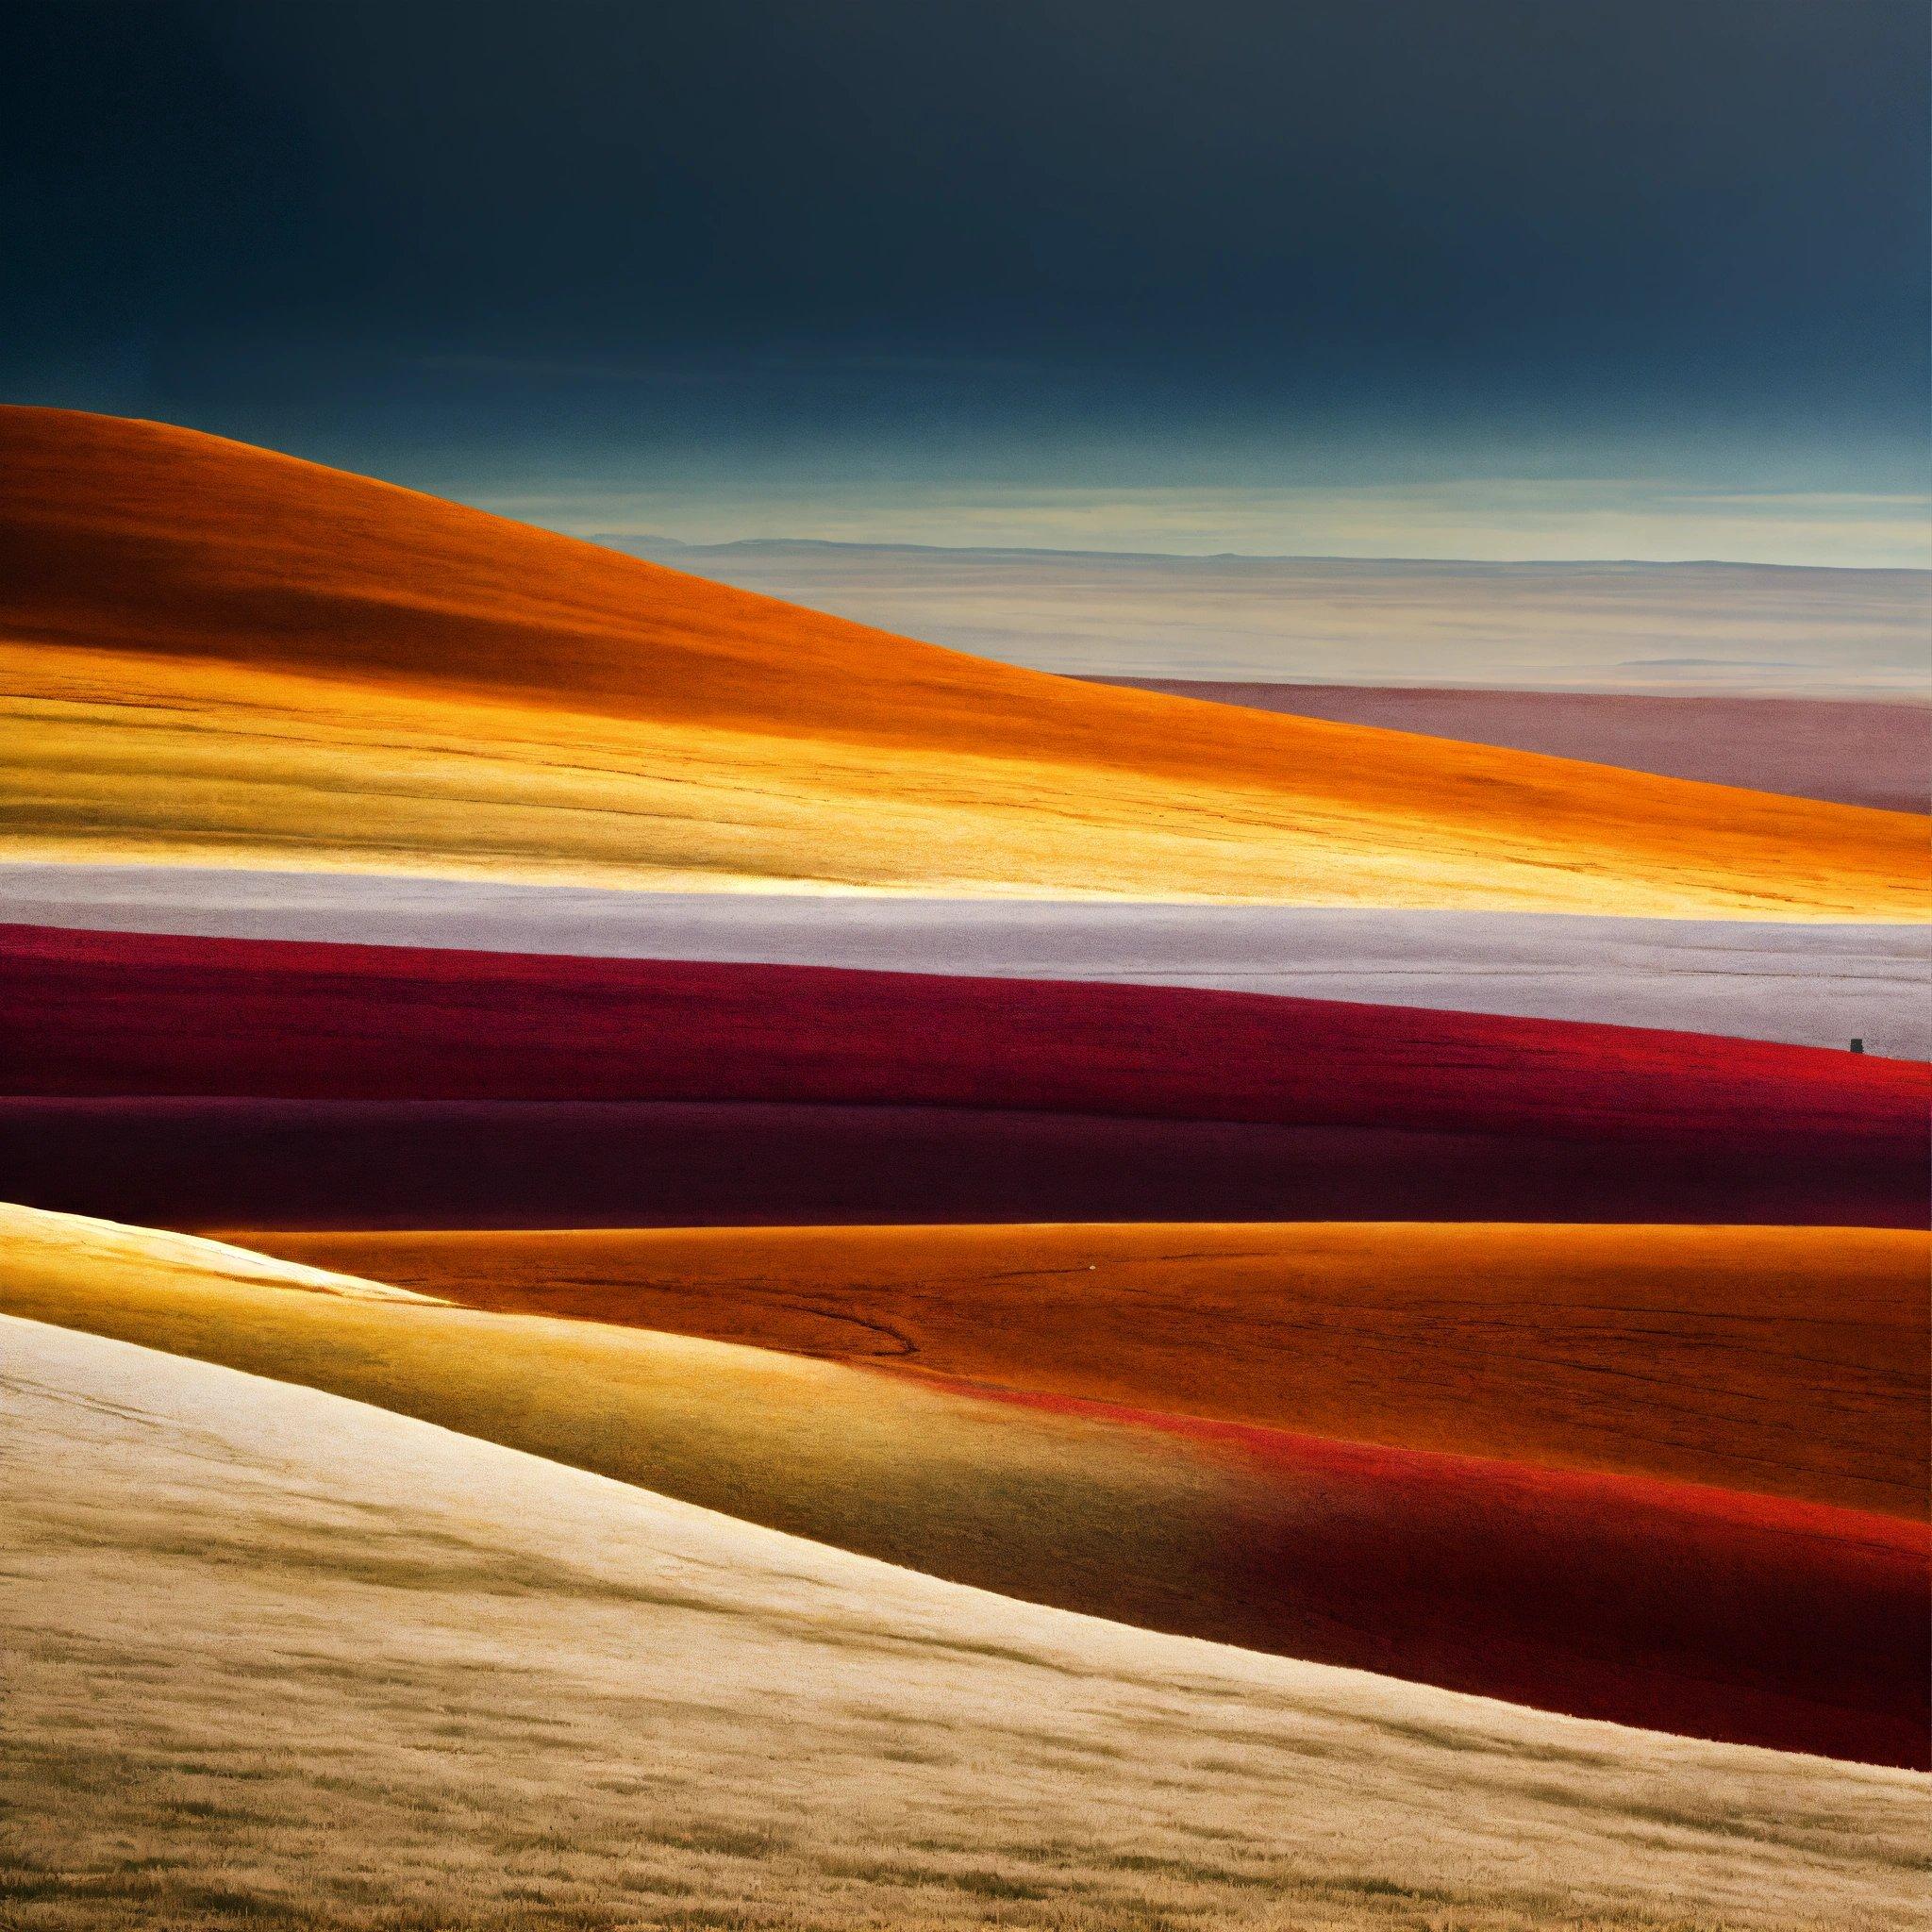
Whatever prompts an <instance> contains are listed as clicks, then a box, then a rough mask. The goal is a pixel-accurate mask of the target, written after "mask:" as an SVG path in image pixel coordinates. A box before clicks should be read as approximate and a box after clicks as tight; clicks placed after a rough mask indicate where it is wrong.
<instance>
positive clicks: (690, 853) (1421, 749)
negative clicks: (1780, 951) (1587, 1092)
mask: <svg viewBox="0 0 1932 1932" xmlns="http://www.w3.org/2000/svg"><path fill="white" fill-rule="evenodd" d="M0 441H4V459H0V477H4V478H5V479H6V487H7V495H6V497H5V499H4V501H0V532H4V535H5V537H6V539H7V541H8V547H9V549H10V550H11V551H12V552H13V553H14V556H15V557H16V558H17V559H18V563H17V567H16V568H14V569H13V570H11V571H10V572H9V573H8V577H7V579H6V583H5V587H4V590H0V639H4V640H10V641H12V644H13V648H12V649H11V650H10V652H8V653H6V654H5V655H6V657H7V665H6V669H7V675H8V689H9V690H10V691H12V692H13V693H14V694H15V695H14V702H15V706H16V717H17V718H18V719H20V720H22V721H25V720H26V719H29V718H31V719H32V720H33V721H34V723H35V724H36V727H37V728H36V731H35V734H34V743H35V746H36V750H35V757H34V762H33V764H32V765H31V767H29V768H27V770H26V773H25V782H24V783H23V784H22V785H21V787H20V790H19V792H18V794H17V797H16V799H15V802H14V804H13V806H12V808H11V811H10V816H11V818H12V821H13V824H14V829H15V834H16V837H17V838H18V839H19V840H20V841H22V849H24V850H26V851H31V852H37V853H42V854H46V855H53V854H58V853H60V852H62V851H67V850H81V851H88V852H92V853H94V854H96V855H109V854H114V853H120V854H123V855H127V854H134V853H156V854H161V855H165V856H173V857H194V856H197V855H199V856H205V857H216V858H223V859H225V860H230V861H232V860H233V859H235V858H241V857H244V856H252V857H254V858H256V859H257V860H259V858H261V857H262V856H263V855H264V854H265V853H277V852H278V853H283V854H290V853H304V854H306V855H307V856H308V858H310V859H311V860H315V859H318V858H332V859H333V860H334V861H335V862H345V863H351V864H358V865H363V866H366V867H368V868H370V869H374V870H384V869H390V870H411V869H414V870H423V871H435V870H438V869H441V868H446V867H455V868H457V869H459V870H460V869H469V870H477V869H480V870H486V871H488V870H497V871H503V872H507V873H509V874H516V873H518V872H519V871H522V872H533V871H534V872H537V873H545V874H549V875H551V876H570V875H572V874H578V875H584V876H591V875H596V874H609V875H612V876H618V877H622V878H624V879H625V880H628V881H629V882H631V883H641V882H646V881H650V880H654V879H655V880H657V881H658V882H664V883H672V884H691V883H695V882H697V881H700V880H704V879H710V880H712V881H717V880H720V879H728V878H739V879H745V880H751V879H757V880H762V881H768V882H771V881H776V882H792V883H841V884H848V885H858V886H884V887H895V888H902V889H903V888H907V887H918V886H924V888H926V889H928V890H935V889H937V890H944V889H946V888H947V887H948V886H951V887H952V888H954V889H956V890H963V891H974V890H977V891H1034V892H1038V891H1052V890H1055V889H1059V890H1074V891H1097V892H1109V891H1110V892H1124V893H1127V894H1129V895H1135V894H1138V895H1140V896H1147V897H1161V896H1204V897H1232V898H1254V899H1273V900H1283V901H1293V902H1297V903H1323V902H1328V903H1355V902H1358V903H1363V904H1396V905H1401V904H1408V905H1415V904H1431V903H1436V904H1463V905H1492V906H1520V907H1533V906H1547V907H1556V908H1572V909H1578V910H1581V909H1597V910H1604V909H1611V910H1628V911H1632V912H1638V911H1657V912H1671V913H1689V912H1707V913H1718V914H1737V913H1739V912H1743V911H1750V910H1756V911H1757V912H1759V913H1760V914H1766V915H1771V916H1776V915H1777V914H1778V913H1780V912H1783V913H1785V914H1788V915H1790V916H1797V917H1818V916H1837V917H1857V916H1881V917H1882V916H1887V915H1892V914H1896V915H1902V916H1916V915H1918V914H1919V913H1921V912H1922V911H1923V910H1924V900H1925V873H1926V866H1925V858H1924V850H1923V840H1922V838H1921V836H1920V831H1921V828H1920V827H1918V826H1916V825H1915V824H1913V823H1912V822H1911V821H1910V820H1908V819H1907V818H1905V817H1904V816H1902V815H1889V814H1874V813H1867V812H1859V811H1856V810H1854V809H1852V808H1843V807H1826V806H1818V805H1812V804H1808V803H1798V802H1795V801H1790V800H1780V799H1774V798H1770V797H1766V796H1760V795H1750V796H1745V795H1742V794H1737V793H1731V792H1725V793H1723V794H1720V793H1718V792H1714V791H1707V790H1703V789H1700V788H1697V787H1694V786H1687V785H1683V784H1679V783H1674V782H1672V781H1668V780H1663V779H1657V778H1651V777H1647V776H1642V775H1638V774H1628V773H1617V772H1609V771H1605V770H1600V769H1596V768H1590V767H1582V766H1575V765H1571V764H1567V763H1564V762H1561V761H1554V760H1546V759H1541V758H1535V757H1531V756H1527V755H1524V754H1520V753H1514V752H1506V751H1497V750H1493V749H1491V748H1487V747H1482V746H1468V745H1457V744H1452V743H1448V742H1444V741H1420V740H1416V739H1412V738H1408V737H1406V736H1403V735H1401V734H1392V733H1382V732H1377V731H1374V730H1367V729H1360V728H1357V727H1352V726H1345V725H1336V724H1323V723H1316V722H1311V721H1307V720H1300V719H1290V718H1278V717H1270V716H1267V715H1264V714H1261V713H1257V712H1249V711H1241V710H1237V709H1234V708H1225V707H1224V708H1208V707H1198V706H1190V705H1185V704H1177V703H1174V702H1173V701H1171V700H1169V699H1166V698H1162V697H1159V696H1156V695H1153V694H1150V693H1145V692H1140V691H1121V690H1109V689H1106V688H1102V687H1098V686H1093V685H1083V684H1078V683H1075V682H1073V681H1071V680H1066V679H1058V678H1054V677H1050V676H1047V675H1042V674H1039V673H1034V672H1026V671H1021V670H1017V669H1014V668H1011V667H1008V666H1003V665H996V664H991V663H989V662H986V661H984V660H981V659H976V658H966V657H963V656H960V655H958V654H957V653H953V652H948V651H944V650H941V649H938V648H936V647H933V646H928V645H922V644H915V643H911V642H908V641H906V640H903V639H898V638H893V637H891V636H888V635H886V634H884V633H880V632H875V631H868V630H865V629H863V628H861V627H859V626H857V625H850V624H847V623H844V622H842V621H841V620H838V619H834V618H829V617H823V616H818V615H816V614H813V613H810V612H807V611H801V610H799V609H796V608H793V607H791V606H787V605H779V604H774V603H773V602H771V601H770V600H767V599H763V598H759V597H757V596H754V595H752V594H750V593H748V592H743V591H731V590H727V589H725V588H724V587H722V586H719V585H714V584H708V583H705V582H703V581H701V580H699V579H696V578H691V577H686V576H682V575H678V574H677V573H675V572H669V571H665V570H662V569H660V568H658V566H655V565H650V564H646V563H642V562H641V561H639V560H638V559H636V558H625V557H620V556H618V555H616V554H615V553H613V552H608V551H602V550H599V549H597V548H595V547H594V546H591V545H588V544H584V543H580V542H576V541H573V540H571V539H567V538H562V537H557V536H553V535H549V534H547V533H544V532H541V531H537V530H532V529H529V528H526V527H525V526H522V525H513V524H508V523H506V522H504V521H503V520H501V519H497V518H492V517H490V516H486V515H484V514H482V513H480V512H477V511H474V510H467V509H463V508H459V507H458V506H455V505H451V504H445V503H440V502H438V501H436V500H434V499H431V498H425V497H422V496H418V495H415V494H413V493H411V492H408V491H399V490H394V489H391V488H389V487H388V486H385V485H382V484H377V483H373V482H370V481H367V480H366V479H362V478H357V477H351V476H345V475H341V474H339V473H336V472H331V471H326V470H323V469H320V468H318V467H316V466H314V465H311V464H305V463H301V462H297V461H295V460H293V459H292V458H284V457H276V456H274V455H272V454H270V453H268V452H264V451H259V450H253V449H249V448H247V447H245V446H243V445H240V444H234V443H226V442H222V441H217V440H215V439H212V438H208V437H203V436H198V435H195V434H192V432H189V431H185V430H178V429H171V428H167V427H165V426H163V425H153V424H130V423H125V422H120V421H117V420H114V419H109V418H101V417H86V416H76V415H69V414H64V413H61V412H58V411H43V410H9V411H8V412H6V414H5V415H4V416H0Z"/></svg>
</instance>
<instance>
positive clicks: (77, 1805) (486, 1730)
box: [0, 1256, 1928, 1932]
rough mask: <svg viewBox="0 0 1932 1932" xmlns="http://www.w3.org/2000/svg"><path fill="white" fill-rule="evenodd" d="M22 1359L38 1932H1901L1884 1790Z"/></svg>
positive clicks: (1846, 1772) (305, 1417) (22, 1820)
mask: <svg viewBox="0 0 1932 1932" xmlns="http://www.w3.org/2000/svg"><path fill="white" fill-rule="evenodd" d="M212 1258H213V1262H214V1265H216V1266H218V1267H221V1266H226V1265H228V1263H227V1262H226V1261H225V1259H224V1258H223V1257H220V1256H217V1257H212ZM0 1357H4V1360H5V1363H6V1368H5V1372H4V1373H5V1389H6V1394H7V1399H8V1409H9V1412H10V1423H9V1427H10V1431H11V1434H12V1439H13V1446H14V1450H15V1453H14V1454H13V1455H12V1456H11V1457H10V1458H9V1459H8V1462H7V1464H6V1473H5V1482H6V1491H7V1495H6V1513H7V1520H8V1524H9V1528H10V1532H11V1541H12V1545H13V1548H12V1554H11V1557H10V1559H9V1562H8V1587H7V1599H6V1601H7V1620H8V1633H7V1643H6V1651H5V1655H6V1658H7V1663H6V1673H7V1678H8V1682H7V1696H8V1751H7V1753H6V1755H5V1758H4V1763H0V1781H4V1787H5V1797H6V1800H7V1808H8V1814H9V1815H10V1817H11V1820H12V1826H11V1846H10V1853H9V1858H8V1871H7V1874H6V1877H5V1881H4V1882H5V1886H6V1893H5V1899H6V1903H5V1907H4V1911H5V1915H6V1922H7V1923H8V1924H9V1925H10V1926H17V1927H21V1928H23V1932H98V1928H102V1927H108V1926H132V1925H141V1926H142V1927H163V1928H175V1927H179V1928H188V1927H194V1928H225V1927H242V1926H250V1927H259V1926H264V1925H268V1926H284V1927H328V1928H343V1932H350V1928H354V1932H378V1928H380V1932H408V1928H423V1932H427V1928H431V1927H435V1928H439V1932H454V1928H468V1932H481V1928H486V1927H490V1928H494V1927H499V1926H501V1927H506V1928H508V1927H519V1928H529V1927H540V1926H541V1927H553V1928H588V1927H595V1928H607V1927H608V1928H613V1932H614V1928H617V1927H620V1926H623V1927H645V1926H661V1927H671V1926H714V1927H734V1926H735V1927H758V1926H769V1927H797V1928H804V1927H827V1928H829V1927H848V1926H849V1927H859V1926H874V1927H877V1926H892V1927H898V1928H904V1932H921V1928H936V1927H945V1926H960V1925H969V1924H991V1923H997V1924H1003V1925H1008V1926H1015V1927H1041V1928H1047V1927H1053V1928H1059V1932H1066V1928H1086V1927H1094V1928H1114V1927H1118V1928H1140V1932H1155V1928H1163V1927H1165V1928H1180V1927H1183V1926H1185V1927H1188V1928H1197V1927H1216V1926H1254V1927H1274V1928H1281V1932H1287V1928H1289V1927H1293V1928H1295V1932H1323V1928H1329V1932H1340V1928H1344V1927H1346V1928H1355V1927H1394V1926H1407V1927H1431V1928H1451V1927H1453V1928H1457V1932H1478V1928H1496V1932H1501V1928H1525V1927H1529V1926H1543V1925H1563V1926H1575V1927H1583V1926H1593V1927H1609V1926H1620V1927H1621V1926H1632V1927H1634V1926H1665V1925H1668V1926H1672V1927H1684V1928H1689V1927H1700V1928H1708V1927H1716V1926H1733V1925H1734V1926H1740V1927H1742V1926H1751V1927H1771V1926H1782V1927H1799V1926H1804V1927H1819V1928H1824V1927H1831V1928H1835V1932H1836V1928H1849V1927H1854V1926H1857V1927H1869V1928H1890V1927H1899V1928H1904V1927H1907V1926H1913V1927H1916V1926H1918V1925H1920V1924H1922V1923H1923V1896H1924V1894H1923V1889H1922V1888H1923V1864H1924V1858H1923V1850H1924V1827H1925V1825H1926V1824H1927V1822H1928V1786H1927V1783H1926V1781H1925V1780H1924V1779H1920V1778H1915V1777H1912V1776H1910V1775H1909V1774H1902V1773H1893V1772H1882V1771H1874V1770H1869V1769H1861V1768H1858V1767H1854V1766H1850V1765H1843V1764H1833V1763H1826V1762H1824V1761H1821V1760H1817V1759H1809V1758H1789V1757H1778V1756H1776V1755H1774V1754H1769V1753H1764V1752H1757V1751H1750V1750H1742V1749H1737V1748H1731V1747H1724V1746H1718V1745H1711V1744H1703V1743H1694V1742H1688V1741H1685V1740H1675V1739H1665V1738H1659V1737H1655V1736H1652V1735H1649V1734H1646V1733H1641V1732H1636V1731H1626V1730H1621V1729H1617V1728H1614V1727H1611V1726H1607V1725H1597V1724H1582V1723H1577V1722H1574V1721H1569V1720H1563V1719H1558V1718H1551V1717H1545V1716H1541V1715H1537V1714H1534V1713H1530V1712H1525V1711H1520V1710H1516V1709H1512V1708H1510V1707H1507V1706H1502V1705H1496V1704H1491V1703H1485V1702H1482V1701H1479V1700H1474V1699H1469V1698H1462V1697H1457V1696H1453V1695H1450V1694H1447V1693H1444V1692H1440V1691H1426V1690H1418V1689H1415V1688H1413V1687H1410V1686H1407V1685H1400V1684H1395V1683H1391V1682H1389V1681H1387V1680H1383V1679H1379V1678H1374V1677H1369V1676H1365V1675H1360V1674H1354V1673H1348V1672H1341V1671H1335V1670H1329V1669H1323V1668H1320V1667H1316V1666H1310V1665H1301V1664H1295V1663H1291V1662H1286V1661H1283V1660H1279V1659H1274V1658H1266V1657H1256V1656H1252V1655H1249V1654H1246V1653H1243V1652H1240V1651H1232V1650H1226V1649H1222V1648H1219V1647H1216V1646H1212V1645H1207V1644H1199V1643H1191V1642H1187V1641H1181V1640H1177V1639H1173V1638H1164V1637H1158V1636H1154V1635H1150V1634H1147V1633H1144V1632H1141V1631H1136V1630H1130V1629H1127V1628H1124V1627H1122V1626H1118V1625H1113V1624H1103V1623H1097V1622H1093V1621H1091V1620H1088V1619H1083V1618H1078V1617H1074V1616H1070V1615H1066V1614H1064V1613H1059V1612H1055V1611H1050V1610H1042V1609H1038V1608H1033V1607H1027V1606H1024V1605H1020V1604H1015V1603H1011V1602H1008V1601H1006V1600H1004V1599H1001V1598H997V1597H991V1596H987V1595H984V1594H981V1593H979V1592H975V1591H968V1590H963V1589H959V1588H956V1587H953V1586H949V1585H944V1584H940V1583H937V1582H934V1581H933V1580H931V1579H929V1578H926V1577H923V1576H919V1575H915V1574H910V1573H908V1572H904V1571H897V1570H893V1569H891V1568H888V1567H886V1566H884V1565H881V1564H877V1563H874V1562H869V1561H867V1560H864V1559H862V1558H858V1557H846V1556H842V1555H841V1554H838V1553H836V1552H833V1551H830V1550H827V1549H824V1548H822V1547H819V1546H817V1545H814V1544H810V1543H805V1542H800V1541H794V1540H791V1539H789V1538H786V1537H782V1536H778V1535H775V1534H773V1533H771V1532H767V1531H761V1530H758V1529H754V1528H750V1527H748V1526H746V1525H745V1524H741V1523H736V1522H733V1521H730V1520H728V1519H726V1518H724V1517H720V1516H716V1515H711V1514H709V1513H707V1512H705V1511H703V1510H699V1509H694V1508H691V1507H686V1506H683V1505H680V1504H676V1503H672V1502H668V1501H665V1500H663V1499H662V1498H659V1497H658V1496H654V1495H651V1494H648V1493H645V1492H642V1491H637V1490H634V1489H630V1488H626V1487H625V1486H622V1485H619V1484H616V1483H611V1482H608V1481H605V1480H603V1479H600V1478H598V1477H596V1476H592V1475H587V1474H581V1473H579V1472H576V1471H573V1470H569V1469H565V1468H561V1467H558V1465H555V1464H552V1463H547V1462H544V1461H541V1460H539V1459H537V1458H534V1457H527V1456H523V1455H519V1454H517V1453H515V1452H513V1451H510V1450H507V1449H502V1448H497V1447H493V1446H491V1445H488V1444H485V1443H481V1442H477V1441H472V1440H469V1439H466V1438H463V1437H459V1436H455V1435H450V1434H447V1433H445V1432H443V1431H442V1430H440V1429H437V1428H434V1427H431V1426H429V1425H427V1424H423V1423H419V1422H415V1421H411V1420H408V1419H405V1418H403V1417H400V1416H396V1415H392V1414H391V1413H389V1412H387V1411H385V1410H382V1409H378V1408H374V1407H364V1406H361V1405H358V1404H355V1403H351V1402H346V1401H344V1400H342V1399H341V1398H339V1397H336V1396H331V1395H327V1394H324V1393H320V1392H318V1391H312V1390H308V1389H301V1388H295V1387H291V1386H288V1385H286V1384H282V1383H277V1382H271V1381H265V1380H261V1379H258V1378H256V1377H253V1376H248V1375H242V1374H236V1373H235V1372H233V1371H231V1370H227V1369H222V1368H217V1367H212V1366H209V1365H208V1364H206V1363H202V1362H197V1361H190V1360H186V1359H182V1358H179V1357H171V1356H166V1355H161V1354H158V1353H155V1352H152V1351H149V1350H146V1349H142V1348H139V1347H135V1346H131V1345H129V1344H127V1343H125V1342H119V1341H108V1340H103V1339H100V1338H97V1337H92V1336H82V1335H78V1334H75V1333H71V1332H68V1331H66V1330H63V1329H59V1328H54V1327H47V1326H43V1325H42V1324H35V1323H28V1322H20V1321H13V1320H0Z"/></svg>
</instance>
